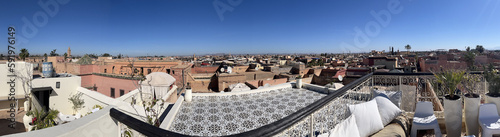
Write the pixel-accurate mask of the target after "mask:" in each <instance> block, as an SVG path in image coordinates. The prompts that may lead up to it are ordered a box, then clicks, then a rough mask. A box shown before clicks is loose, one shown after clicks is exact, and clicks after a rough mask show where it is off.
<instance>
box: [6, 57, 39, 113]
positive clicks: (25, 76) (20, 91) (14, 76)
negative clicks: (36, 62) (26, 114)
mask: <svg viewBox="0 0 500 137" xmlns="http://www.w3.org/2000/svg"><path fill="white" fill-rule="evenodd" d="M11 66H14V67H13V68H14V69H13V71H14V73H12V72H10V70H9V69H10V68H11V67H9V66H8V62H4V63H0V110H2V109H9V108H10V103H11V101H10V100H9V98H12V97H14V98H16V99H24V98H25V95H26V94H27V93H29V92H30V90H29V87H28V85H27V84H26V82H28V81H30V80H31V79H33V76H32V75H33V64H31V63H26V62H15V63H13V64H11ZM11 81H14V83H8V82H11ZM11 85H12V86H13V87H14V88H13V90H14V94H12V95H9V94H11ZM23 103H24V102H19V105H22V104H23ZM2 104H6V105H2Z"/></svg>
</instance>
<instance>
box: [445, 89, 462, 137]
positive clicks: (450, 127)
mask: <svg viewBox="0 0 500 137" xmlns="http://www.w3.org/2000/svg"><path fill="white" fill-rule="evenodd" d="M444 121H445V124H446V134H447V135H448V136H449V137H460V136H461V135H460V134H461V132H462V100H461V99H460V96H456V95H455V98H452V99H450V98H449V95H446V96H445V99H444Z"/></svg>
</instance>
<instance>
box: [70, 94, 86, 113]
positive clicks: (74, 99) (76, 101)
mask: <svg viewBox="0 0 500 137" xmlns="http://www.w3.org/2000/svg"><path fill="white" fill-rule="evenodd" d="M82 95H83V94H82V93H77V94H75V95H73V96H71V97H70V98H68V100H69V102H71V103H72V104H73V107H72V108H73V115H75V114H76V113H78V110H80V109H81V108H83V107H84V106H83V104H85V101H84V100H83V99H82V98H81V97H82Z"/></svg>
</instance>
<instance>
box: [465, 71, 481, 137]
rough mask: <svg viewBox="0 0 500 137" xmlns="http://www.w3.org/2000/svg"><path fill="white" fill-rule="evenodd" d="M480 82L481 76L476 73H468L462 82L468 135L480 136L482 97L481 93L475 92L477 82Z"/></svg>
mask: <svg viewBox="0 0 500 137" xmlns="http://www.w3.org/2000/svg"><path fill="white" fill-rule="evenodd" d="M478 82H479V78H478V77H475V76H474V75H472V74H470V73H467V74H466V75H465V77H464V79H463V82H462V93H466V94H464V111H465V127H466V131H467V135H475V136H477V137H478V136H479V122H478V116H479V105H480V104H481V98H480V96H479V94H477V93H474V92H473V91H474V89H476V88H477V87H476V83H478Z"/></svg>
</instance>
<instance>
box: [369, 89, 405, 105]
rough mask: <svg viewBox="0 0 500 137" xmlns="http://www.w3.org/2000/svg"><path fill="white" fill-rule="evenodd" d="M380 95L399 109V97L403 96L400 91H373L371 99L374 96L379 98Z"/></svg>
mask: <svg viewBox="0 0 500 137" xmlns="http://www.w3.org/2000/svg"><path fill="white" fill-rule="evenodd" d="M380 94H383V95H385V96H387V97H388V98H389V100H391V102H392V103H394V105H396V106H397V107H398V108H401V97H402V95H403V92H402V91H383V90H373V96H372V97H373V98H375V97H376V96H379V95H380Z"/></svg>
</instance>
